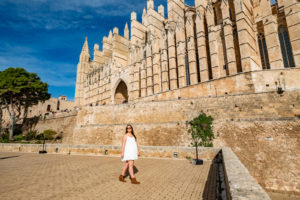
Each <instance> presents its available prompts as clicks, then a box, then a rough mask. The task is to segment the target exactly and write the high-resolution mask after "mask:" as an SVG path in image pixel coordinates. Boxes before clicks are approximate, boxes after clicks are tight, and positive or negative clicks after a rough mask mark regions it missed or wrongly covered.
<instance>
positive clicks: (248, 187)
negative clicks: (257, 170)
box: [222, 147, 270, 200]
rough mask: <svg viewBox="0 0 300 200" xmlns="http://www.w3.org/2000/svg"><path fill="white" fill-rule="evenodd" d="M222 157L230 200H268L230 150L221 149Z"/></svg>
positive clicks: (266, 195)
mask: <svg viewBox="0 0 300 200" xmlns="http://www.w3.org/2000/svg"><path fill="white" fill-rule="evenodd" d="M222 155H223V162H224V165H225V172H226V176H227V180H228V183H229V191H230V195H231V199H232V200H244V199H255V200H270V197H269V196H268V194H267V193H266V192H265V191H264V190H263V188H262V187H261V186H260V185H259V184H258V183H257V182H256V181H255V179H254V178H253V177H252V176H251V175H250V173H249V171H248V170H247V168H246V167H245V166H244V165H243V164H242V163H241V161H240V160H239V159H238V157H237V156H236V155H235V154H234V153H233V151H232V150H231V149H230V148H226V147H225V148H222Z"/></svg>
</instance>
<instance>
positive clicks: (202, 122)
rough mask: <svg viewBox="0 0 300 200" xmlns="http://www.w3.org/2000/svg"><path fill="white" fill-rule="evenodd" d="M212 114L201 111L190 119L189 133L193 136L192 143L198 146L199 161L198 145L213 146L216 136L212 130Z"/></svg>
mask: <svg viewBox="0 0 300 200" xmlns="http://www.w3.org/2000/svg"><path fill="white" fill-rule="evenodd" d="M212 121H213V118H212V117H211V116H206V114H205V113H201V114H200V115H199V116H198V117H196V118H194V119H193V120H191V121H189V125H190V128H189V129H188V133H189V134H191V136H192V142H191V145H192V146H193V147H196V159H197V161H198V146H204V147H212V146H213V143H212V140H213V139H214V138H215V137H214V134H213V131H212Z"/></svg>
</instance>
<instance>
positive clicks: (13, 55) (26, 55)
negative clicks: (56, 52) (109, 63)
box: [0, 44, 76, 86]
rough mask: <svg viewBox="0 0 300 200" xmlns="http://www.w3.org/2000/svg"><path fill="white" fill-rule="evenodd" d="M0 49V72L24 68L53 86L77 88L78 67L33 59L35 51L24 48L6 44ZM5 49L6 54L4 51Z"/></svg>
mask: <svg viewBox="0 0 300 200" xmlns="http://www.w3.org/2000/svg"><path fill="white" fill-rule="evenodd" d="M3 46H4V47H1V48H0V52H2V53H1V57H0V70H4V69H6V68H8V67H22V68H25V69H26V70H27V71H28V72H33V73H37V74H38V76H39V77H41V79H42V81H44V82H46V83H48V84H49V85H51V86H75V83H76V77H75V75H76V65H75V66H74V65H73V64H69V63H63V62H55V61H48V60H39V59H38V58H36V57H33V56H32V55H31V54H32V53H34V50H33V49H30V48H28V47H23V46H14V47H13V48H12V47H11V46H10V45H8V44H4V45H3ZM4 48H5V50H6V52H3V51H2V50H3V49H4Z"/></svg>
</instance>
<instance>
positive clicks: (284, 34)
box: [278, 26, 295, 68]
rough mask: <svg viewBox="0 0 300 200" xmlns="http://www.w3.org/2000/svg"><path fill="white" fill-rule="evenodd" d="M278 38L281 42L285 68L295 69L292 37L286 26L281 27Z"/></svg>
mask: <svg viewBox="0 0 300 200" xmlns="http://www.w3.org/2000/svg"><path fill="white" fill-rule="evenodd" d="M278 36H279V41H280V47H281V52H282V57H283V62H284V67H285V68H289V67H295V64H294V60H293V54H292V48H291V43H290V37H289V33H288V31H287V28H286V27H285V26H280V27H279V30H278Z"/></svg>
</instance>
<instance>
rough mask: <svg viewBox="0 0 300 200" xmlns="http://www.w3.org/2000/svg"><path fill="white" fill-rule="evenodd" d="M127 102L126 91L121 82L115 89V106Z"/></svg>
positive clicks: (124, 85)
mask: <svg viewBox="0 0 300 200" xmlns="http://www.w3.org/2000/svg"><path fill="white" fill-rule="evenodd" d="M127 102H128V90H127V86H126V84H125V82H124V81H121V82H120V83H119V85H118V86H117V88H116V92H115V104H122V103H127Z"/></svg>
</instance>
